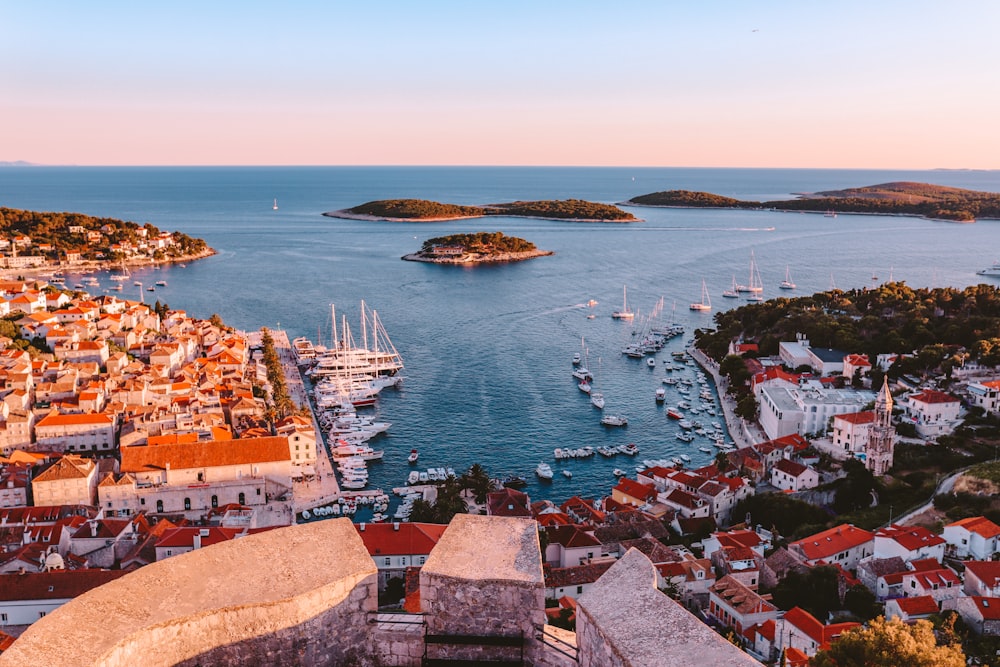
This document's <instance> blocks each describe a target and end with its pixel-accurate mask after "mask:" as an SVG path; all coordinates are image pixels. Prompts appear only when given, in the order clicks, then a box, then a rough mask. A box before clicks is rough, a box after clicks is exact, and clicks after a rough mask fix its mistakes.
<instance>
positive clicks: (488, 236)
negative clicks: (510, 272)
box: [403, 232, 554, 264]
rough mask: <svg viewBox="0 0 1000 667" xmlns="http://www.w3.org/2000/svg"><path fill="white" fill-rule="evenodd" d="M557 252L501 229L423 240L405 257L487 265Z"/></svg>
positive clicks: (420, 260)
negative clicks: (539, 247)
mask: <svg viewBox="0 0 1000 667" xmlns="http://www.w3.org/2000/svg"><path fill="white" fill-rule="evenodd" d="M552 254H554V253H553V252H552V251H551V250H539V249H538V248H537V247H535V244H534V243H532V242H530V241H525V240H524V239H519V238H517V237H516V236H504V235H503V234H502V233H500V232H476V233H475V234H452V235H451V236H439V237H437V238H433V239H428V240H426V241H424V245H423V247H421V248H420V250H418V251H417V252H415V253H413V254H411V255H404V256H403V259H405V260H407V261H410V262H429V263H431V264H484V263H488V262H520V261H523V260H526V259H532V258H535V257H543V256H545V255H552Z"/></svg>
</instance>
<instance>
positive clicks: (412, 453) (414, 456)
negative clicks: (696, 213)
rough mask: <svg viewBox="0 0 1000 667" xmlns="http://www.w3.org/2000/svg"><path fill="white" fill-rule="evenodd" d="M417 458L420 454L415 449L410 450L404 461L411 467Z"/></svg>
mask: <svg viewBox="0 0 1000 667" xmlns="http://www.w3.org/2000/svg"><path fill="white" fill-rule="evenodd" d="M418 458H420V453H419V452H418V451H417V450H415V449H411V450H410V455H409V456H407V457H406V460H407V461H408V462H409V463H410V464H411V465H412V464H414V463H416V462H417V459H418Z"/></svg>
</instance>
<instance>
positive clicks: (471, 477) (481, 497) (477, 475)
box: [462, 463, 493, 504]
mask: <svg viewBox="0 0 1000 667" xmlns="http://www.w3.org/2000/svg"><path fill="white" fill-rule="evenodd" d="M462 488H464V489H469V490H470V491H472V494H473V496H475V499H476V502H477V503H479V504H482V503H485V502H486V494H488V493H489V492H490V491H492V490H493V482H492V481H491V480H490V474H489V473H488V472H486V468H484V467H483V466H481V465H479V464H478V463H473V464H472V466H471V467H470V468H469V470H468V471H467V472H466V473H465V474H464V475H462Z"/></svg>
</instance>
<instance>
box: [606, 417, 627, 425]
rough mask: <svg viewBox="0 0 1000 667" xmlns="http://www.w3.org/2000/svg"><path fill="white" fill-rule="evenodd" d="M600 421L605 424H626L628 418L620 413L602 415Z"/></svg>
mask: <svg viewBox="0 0 1000 667" xmlns="http://www.w3.org/2000/svg"><path fill="white" fill-rule="evenodd" d="M601 423H602V424H604V425H605V426H628V419H626V418H625V417H622V416H621V415H604V416H603V417H601Z"/></svg>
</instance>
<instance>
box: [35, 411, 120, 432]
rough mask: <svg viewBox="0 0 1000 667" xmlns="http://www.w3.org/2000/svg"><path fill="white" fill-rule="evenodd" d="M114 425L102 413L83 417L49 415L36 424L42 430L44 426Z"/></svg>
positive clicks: (109, 418) (112, 421) (108, 417)
mask: <svg viewBox="0 0 1000 667" xmlns="http://www.w3.org/2000/svg"><path fill="white" fill-rule="evenodd" d="M112 424H114V420H112V419H111V417H110V416H108V415H106V414H104V413H101V412H96V413H91V414H83V415H75V414H74V415H58V414H49V415H46V416H45V418H44V419H42V420H41V421H40V422H38V423H37V424H35V428H41V427H43V426H86V425H93V426H111V425H112Z"/></svg>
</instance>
